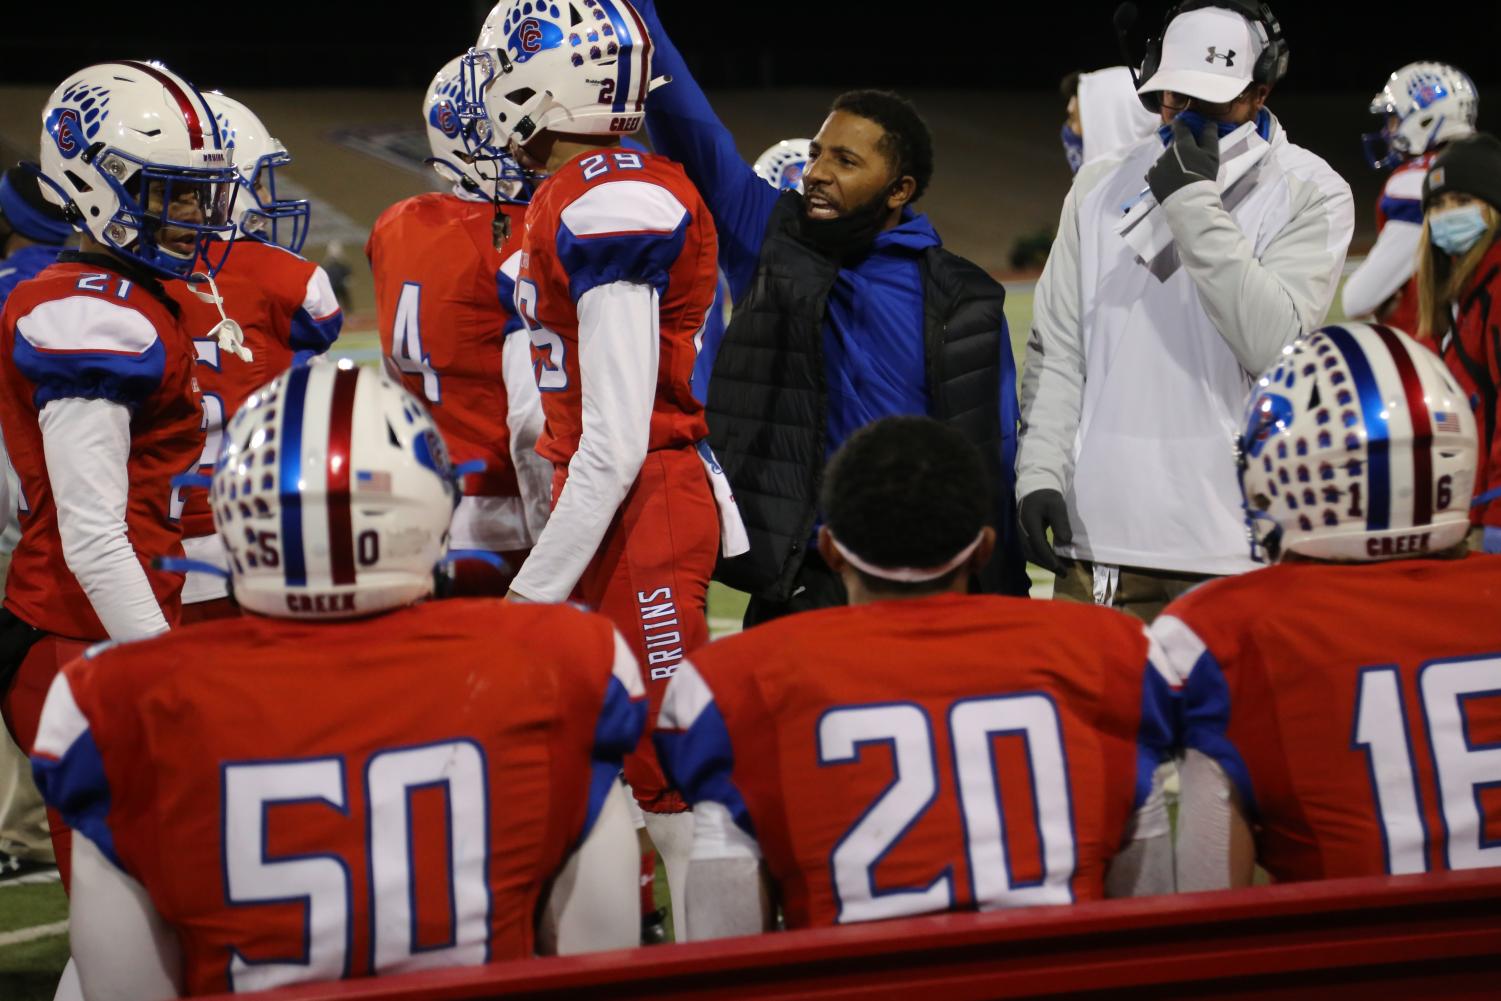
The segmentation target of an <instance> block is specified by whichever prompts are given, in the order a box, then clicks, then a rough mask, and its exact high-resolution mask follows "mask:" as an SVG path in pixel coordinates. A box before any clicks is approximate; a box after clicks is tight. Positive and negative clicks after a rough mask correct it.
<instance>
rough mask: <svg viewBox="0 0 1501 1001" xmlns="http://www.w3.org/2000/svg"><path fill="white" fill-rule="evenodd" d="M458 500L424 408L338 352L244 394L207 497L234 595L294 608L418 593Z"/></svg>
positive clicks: (371, 602) (350, 610)
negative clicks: (336, 356) (335, 356)
mask: <svg viewBox="0 0 1501 1001" xmlns="http://www.w3.org/2000/svg"><path fill="white" fill-rule="evenodd" d="M458 497H459V491H458V487H457V486H456V485H455V481H454V472H453V468H452V466H451V465H450V464H449V459H448V449H447V448H446V447H445V446H444V444H443V438H442V436H441V435H440V434H439V433H438V429H437V427H436V426H435V425H434V424H433V420H432V417H430V416H429V415H428V412H427V409H426V408H425V407H423V405H422V404H421V403H420V402H419V401H418V400H417V399H416V397H414V396H412V394H410V393H408V392H407V391H406V390H405V389H403V388H402V386H401V385H400V383H398V382H397V381H396V380H394V379H393V378H392V377H391V376H390V375H388V374H387V373H386V372H385V371H384V370H382V369H379V368H362V367H359V366H356V365H354V363H352V362H350V361H348V360H347V359H346V360H342V361H339V362H337V363H336V362H333V361H325V360H321V359H318V360H315V361H313V362H312V363H310V364H307V365H301V366H296V367H293V368H292V369H290V370H289V371H286V372H283V373H282V374H281V375H279V376H277V377H276V378H275V379H274V380H272V381H271V382H269V383H267V384H266V385H264V386H262V387H261V388H260V389H259V390H257V391H256V392H255V393H254V394H253V395H252V396H251V397H250V398H249V399H248V400H246V401H245V404H244V406H242V407H241V408H240V410H239V412H238V413H236V414H235V416H234V418H233V419H232V420H231V421H230V422H229V425H228V426H227V427H226V428H225V430H224V438H223V442H222V444H221V446H220V452H219V460H218V464H217V465H216V466H215V467H214V478H213V485H212V488H211V491H210V494H209V498H210V503H211V504H212V506H213V510H214V525H215V527H216V528H217V529H218V530H219V536H220V538H222V539H223V540H224V546H225V548H226V549H227V550H228V551H229V564H230V571H231V579H232V580H233V582H234V596H235V599H236V600H237V601H238V602H239V603H240V604H241V605H242V606H244V607H245V608H247V609H249V610H250V611H252V612H257V613H259V614H261V615H270V616H275V617H277V618H297V619H342V618H351V617H354V616H359V615H369V614H371V613H372V612H380V611H385V610H387V609H392V608H398V607H401V606H403V605H409V604H411V603H412V602H414V601H419V600H421V599H422V598H425V597H427V596H428V595H429V594H430V593H431V592H432V590H433V581H434V578H433V570H434V567H435V566H436V564H437V563H438V561H439V560H440V559H441V558H442V557H443V554H444V548H445V546H446V545H447V540H448V525H449V521H450V519H452V517H453V511H454V506H455V505H456V503H457V501H458Z"/></svg>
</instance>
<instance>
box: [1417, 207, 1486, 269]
mask: <svg viewBox="0 0 1501 1001" xmlns="http://www.w3.org/2000/svg"><path fill="white" fill-rule="evenodd" d="M1489 228H1490V227H1489V226H1487V225H1486V223H1485V214H1484V213H1483V212H1481V211H1480V206H1479V205H1465V206H1462V207H1460V208H1457V209H1448V210H1446V211H1444V212H1435V213H1433V214H1432V215H1430V216H1429V217H1428V235H1429V236H1431V237H1432V238H1433V245H1434V246H1435V247H1437V248H1438V249H1440V250H1442V251H1443V252H1444V253H1446V254H1448V255H1449V256H1450V257H1461V256H1463V255H1464V254H1465V253H1467V252H1468V251H1469V249H1470V248H1471V247H1473V246H1475V244H1477V243H1479V242H1480V238H1481V237H1482V236H1484V235H1485V232H1486V230H1488V229H1489Z"/></svg>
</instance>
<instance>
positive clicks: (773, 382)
mask: <svg viewBox="0 0 1501 1001" xmlns="http://www.w3.org/2000/svg"><path fill="white" fill-rule="evenodd" d="M801 211H802V196H801V195H799V194H797V193H796V192H788V193H787V194H785V195H783V196H782V198H781V199H780V200H779V201H778V202H777V204H776V207H775V208H774V209H773V210H772V214H771V221H770V223H769V224H768V226H767V232H766V240H765V242H764V243H763V244H762V246H761V255H760V260H759V261H758V263H757V265H756V273H755V276H754V278H753V279H752V280H751V285H750V288H749V289H748V290H747V291H746V293H745V294H744V295H743V296H741V299H740V301H739V302H737V303H736V304H735V308H734V314H733V316H732V318H731V320H730V325H729V329H728V330H727V331H726V332H725V337H724V341H723V343H722V344H721V345H720V348H719V354H718V356H717V357H716V358H715V361H714V371H713V375H712V376H711V378H710V388H709V405H708V420H709V443H710V445H712V446H713V448H714V453H715V455H716V456H717V457H718V459H719V462H720V464H721V465H722V466H723V467H724V470H725V473H726V474H727V475H728V476H729V479H730V484H731V486H733V488H734V491H735V501H736V503H737V504H738V505H739V507H740V514H741V516H742V517H743V518H744V519H745V527H746V529H747V531H748V532H749V534H750V544H751V549H750V552H749V553H747V554H745V555H744V556H739V557H736V558H735V559H732V560H721V561H720V565H719V568H718V570H717V571H716V573H715V576H716V577H717V578H718V579H719V580H720V581H722V582H724V583H725V584H728V585H729V586H731V587H735V588H739V589H740V590H743V591H749V592H751V593H752V594H758V595H760V596H762V597H765V598H768V599H771V600H775V601H784V600H786V599H787V597H788V596H789V595H790V593H791V590H792V584H793V579H794V578H795V576H796V575H797V571H798V568H799V567H800V566H801V565H802V560H803V555H804V550H805V549H806V547H807V545H808V539H809V538H810V536H811V534H812V530H813V524H814V521H815V520H816V516H817V507H818V489H819V481H820V478H821V477H822V475H823V467H824V453H825V451H826V447H827V435H828V413H827V410H828V400H827V392H826V388H825V383H824V369H823V322H824V309H825V304H826V303H827V301H828V296H829V290H830V289H831V288H832V287H833V284H834V279H835V276H836V275H837V273H838V270H839V269H838V265H837V263H836V262H835V261H833V260H831V259H830V258H828V257H826V256H824V255H823V254H822V253H820V252H819V251H817V250H815V249H813V248H812V247H809V246H807V245H806V244H804V243H803V242H802V241H801V240H800V239H799V238H798V215H799V213H800V212H801ZM920 267H921V270H922V280H923V307H924V308H923V337H924V342H925V344H926V351H925V354H926V358H927V373H926V375H927V384H928V395H929V398H930V400H931V401H932V407H933V409H932V414H931V416H933V417H935V418H937V419H938V420H941V421H943V422H944V423H945V424H948V425H949V426H951V427H953V428H955V429H957V430H958V431H959V432H960V433H961V434H963V435H964V437H965V438H966V439H968V440H969V441H970V442H971V443H972V444H974V445H975V447H976V448H978V449H979V451H980V455H981V457H982V458H983V460H984V463H985V470H986V475H987V477H988V478H989V480H990V486H991V492H992V497H993V498H994V508H995V516H994V518H995V520H994V522H993V523H994V525H995V528H996V532H997V535H998V536H999V539H998V544H997V547H996V555H995V558H994V559H993V560H992V561H991V564H990V566H989V567H988V568H987V569H986V571H985V573H983V574H982V575H981V579H980V581H979V582H978V584H979V587H980V589H981V590H983V591H987V592H992V593H1002V594H1026V593H1027V587H1028V583H1029V582H1028V579H1027V574H1026V567H1025V564H1024V563H1023V561H1022V557H1021V547H1020V544H1019V540H1018V537H1017V529H1016V517H1015V509H1014V505H1015V499H1014V486H1015V476H1014V473H1013V471H1012V470H1010V469H1003V468H1002V461H1001V449H1002V436H1003V434H1005V435H1006V436H1008V437H1010V438H1011V439H1012V444H1013V446H1014V441H1015V435H1016V429H1015V428H1014V427H1012V428H1006V429H1004V432H1003V429H1002V428H1001V417H1000V399H1001V398H1000V391H1001V378H1002V374H1001V351H1002V348H1003V345H1002V344H1001V321H1002V311H1003V307H1004V305H1005V300H1006V293H1005V290H1004V289H1003V288H1002V287H1001V286H1000V284H999V283H997V282H996V281H995V280H994V279H993V278H991V277H990V276H989V275H988V274H986V273H985V272H984V271H983V270H981V269H980V268H979V267H977V266H976V265H974V264H972V263H970V262H969V261H966V260H965V259H963V258H962V257H957V256H955V255H954V254H951V253H949V252H948V251H946V250H944V249H942V248H941V247H930V248H928V249H927V250H925V251H924V252H923V255H922V259H921V262H920ZM1007 347H1008V348H1009V346H1007Z"/></svg>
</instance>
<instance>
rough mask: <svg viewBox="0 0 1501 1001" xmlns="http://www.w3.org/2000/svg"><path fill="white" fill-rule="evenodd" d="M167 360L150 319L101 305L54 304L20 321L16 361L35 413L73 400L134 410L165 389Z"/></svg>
mask: <svg viewBox="0 0 1501 1001" xmlns="http://www.w3.org/2000/svg"><path fill="white" fill-rule="evenodd" d="M166 359H167V350H166V348H165V346H164V345H163V344H162V341H161V338H160V337H159V336H158V335H157V332H156V328H155V327H154V326H153V325H152V323H151V321H150V320H149V319H147V318H146V317H145V316H144V315H142V314H141V313H138V312H136V311H135V310H134V309H131V308H129V307H127V306H123V305H116V304H114V303H112V302H108V301H106V300H103V299H95V298H91V297H87V296H76V297H72V298H67V299H54V300H50V301H48V302H44V303H41V304H39V305H38V306H36V307H35V308H34V309H32V310H31V312H29V313H27V314H26V315H25V316H23V317H21V318H19V319H18V320H17V321H16V334H15V347H14V351H13V360H14V362H15V366H16V369H17V370H18V371H19V372H20V373H21V374H22V375H23V376H25V377H26V378H27V379H28V380H29V381H30V382H31V384H32V385H33V386H34V387H35V389H34V391H33V394H32V400H33V403H34V404H35V406H36V408H37V410H41V409H42V408H43V407H45V406H46V405H47V404H48V403H51V402H52V401H53V400H62V399H74V398H76V399H84V400H96V399H102V400H110V401H113V402H115V403H119V404H123V405H124V406H127V407H130V408H131V409H132V410H133V409H135V408H136V407H137V406H139V405H140V404H141V403H143V402H144V401H145V400H146V399H147V398H148V397H149V396H150V395H151V394H152V393H154V392H155V391H156V389H157V387H159V386H160V385H161V383H162V378H163V375H164V374H165V371H166Z"/></svg>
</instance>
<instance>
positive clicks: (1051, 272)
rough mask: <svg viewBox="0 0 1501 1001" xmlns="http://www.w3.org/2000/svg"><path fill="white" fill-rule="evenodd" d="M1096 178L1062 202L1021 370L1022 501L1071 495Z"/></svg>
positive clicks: (1085, 175) (1084, 173)
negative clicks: (1085, 215) (1085, 203)
mask: <svg viewBox="0 0 1501 1001" xmlns="http://www.w3.org/2000/svg"><path fill="white" fill-rule="evenodd" d="M1092 176H1097V168H1093V167H1089V166H1086V167H1084V168H1083V169H1081V170H1080V171H1079V176H1078V177H1077V178H1076V179H1075V181H1074V186H1073V187H1072V188H1071V189H1069V193H1068V197H1067V198H1065V199H1064V200H1063V215H1062V216H1061V217H1060V218H1059V220H1058V236H1057V238H1056V239H1054V240H1053V249H1052V250H1051V251H1049V253H1048V263H1047V266H1046V267H1044V268H1043V270H1042V277H1041V278H1040V279H1038V282H1037V294H1036V298H1035V300H1034V304H1033V308H1032V331H1031V333H1030V334H1029V335H1028V337H1027V356H1026V362H1025V364H1024V365H1023V366H1022V387H1021V417H1022V424H1021V445H1020V451H1018V453H1017V458H1016V495H1017V497H1018V498H1021V497H1025V496H1026V495H1027V494H1029V493H1032V492H1033V491H1036V490H1043V489H1053V490H1057V491H1059V492H1063V493H1066V492H1067V491H1068V484H1069V481H1070V480H1071V479H1072V476H1073V463H1074V436H1075V435H1076V434H1077V432H1078V430H1079V412H1080V408H1081V406H1082V401H1083V398H1084V344H1083V325H1082V321H1081V314H1080V306H1079V303H1080V298H1079V208H1078V199H1080V198H1082V197H1083V190H1084V188H1083V185H1084V184H1085V183H1087V179H1089V178H1091V177H1092Z"/></svg>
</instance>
